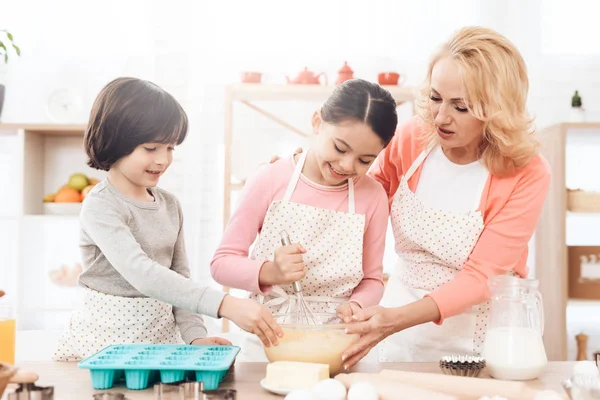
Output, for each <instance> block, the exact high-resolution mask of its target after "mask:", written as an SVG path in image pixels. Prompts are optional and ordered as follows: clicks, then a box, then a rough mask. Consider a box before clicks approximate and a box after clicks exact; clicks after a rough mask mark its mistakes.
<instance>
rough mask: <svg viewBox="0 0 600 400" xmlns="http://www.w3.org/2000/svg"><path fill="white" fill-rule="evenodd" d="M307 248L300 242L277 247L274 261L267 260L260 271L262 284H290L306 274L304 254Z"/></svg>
mask: <svg viewBox="0 0 600 400" xmlns="http://www.w3.org/2000/svg"><path fill="white" fill-rule="evenodd" d="M304 253H306V250H305V249H304V247H302V245H300V244H297V243H296V244H291V245H289V246H282V247H278V248H277V249H275V256H274V258H273V261H266V262H265V263H264V264H263V266H262V267H261V269H260V271H259V273H258V281H259V282H260V284H261V285H267V286H272V285H288V284H290V283H292V282H296V281H299V280H300V279H302V278H304V275H306V271H305V265H304V260H303V259H302V254H304Z"/></svg>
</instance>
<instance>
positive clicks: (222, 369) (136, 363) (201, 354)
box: [78, 344, 240, 390]
mask: <svg viewBox="0 0 600 400" xmlns="http://www.w3.org/2000/svg"><path fill="white" fill-rule="evenodd" d="M239 351H240V348H239V346H217V345H178V344H167V345H165V344H154V345H152V344H124V345H112V346H108V347H106V348H104V349H102V350H100V351H99V352H98V353H96V354H94V355H91V356H89V357H88V358H86V359H85V360H82V361H81V362H80V363H79V364H78V366H79V368H84V369H89V370H90V374H91V377H92V386H93V387H94V389H96V390H104V389H109V388H111V387H112V386H113V385H114V384H115V383H117V382H118V381H120V380H121V379H123V378H125V385H126V386H127V389H130V390H142V389H146V388H147V387H148V386H150V385H152V384H154V383H156V382H162V383H174V382H180V381H183V380H185V379H190V380H196V381H201V382H203V384H204V390H214V389H216V388H217V387H218V386H219V384H220V383H221V380H223V377H225V375H226V374H227V371H228V370H229V368H230V367H231V365H232V364H233V362H234V360H235V357H236V356H237V354H238V353H239Z"/></svg>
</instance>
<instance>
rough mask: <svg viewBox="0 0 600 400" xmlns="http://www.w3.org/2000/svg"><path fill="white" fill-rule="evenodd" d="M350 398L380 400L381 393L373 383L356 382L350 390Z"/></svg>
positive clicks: (354, 399) (355, 399)
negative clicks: (379, 393) (378, 392)
mask: <svg viewBox="0 0 600 400" xmlns="http://www.w3.org/2000/svg"><path fill="white" fill-rule="evenodd" d="M348 400H379V395H378V394H377V389H376V388H375V386H373V385H372V384H371V383H369V382H355V383H353V384H352V385H351V386H350V390H348Z"/></svg>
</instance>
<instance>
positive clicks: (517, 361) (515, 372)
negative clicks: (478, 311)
mask: <svg viewBox="0 0 600 400" xmlns="http://www.w3.org/2000/svg"><path fill="white" fill-rule="evenodd" d="M483 357H484V358H485V362H486V365H487V369H488V372H489V373H490V375H491V376H492V377H494V378H496V379H507V380H519V381H520V380H530V379H535V378H537V377H538V376H540V374H541V373H542V371H543V370H544V367H545V366H546V364H547V363H548V359H547V358H546V350H545V348H544V343H543V341H542V335H540V333H539V331H538V330H536V329H532V328H517V327H502V328H493V329H490V330H488V331H487V334H486V339H485V348H484V350H483Z"/></svg>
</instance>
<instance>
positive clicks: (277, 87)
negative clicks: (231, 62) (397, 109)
mask: <svg viewBox="0 0 600 400" xmlns="http://www.w3.org/2000/svg"><path fill="white" fill-rule="evenodd" d="M383 87H384V88H385V89H387V90H389V91H390V93H391V94H392V95H393V96H394V98H395V99H396V101H397V102H404V101H412V100H413V99H414V97H415V89H414V88H412V87H407V86H398V85H385V86H383ZM335 88H336V86H335V85H327V86H325V85H292V84H290V85H288V84H249V83H236V84H232V85H229V86H227V89H226V90H227V91H228V93H229V95H230V96H231V99H232V100H238V101H243V100H246V101H256V100H267V101H274V100H275V101H281V100H305V101H322V100H325V99H326V98H327V97H328V96H329V95H330V94H331V93H332V92H333V90H334V89H335Z"/></svg>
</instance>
